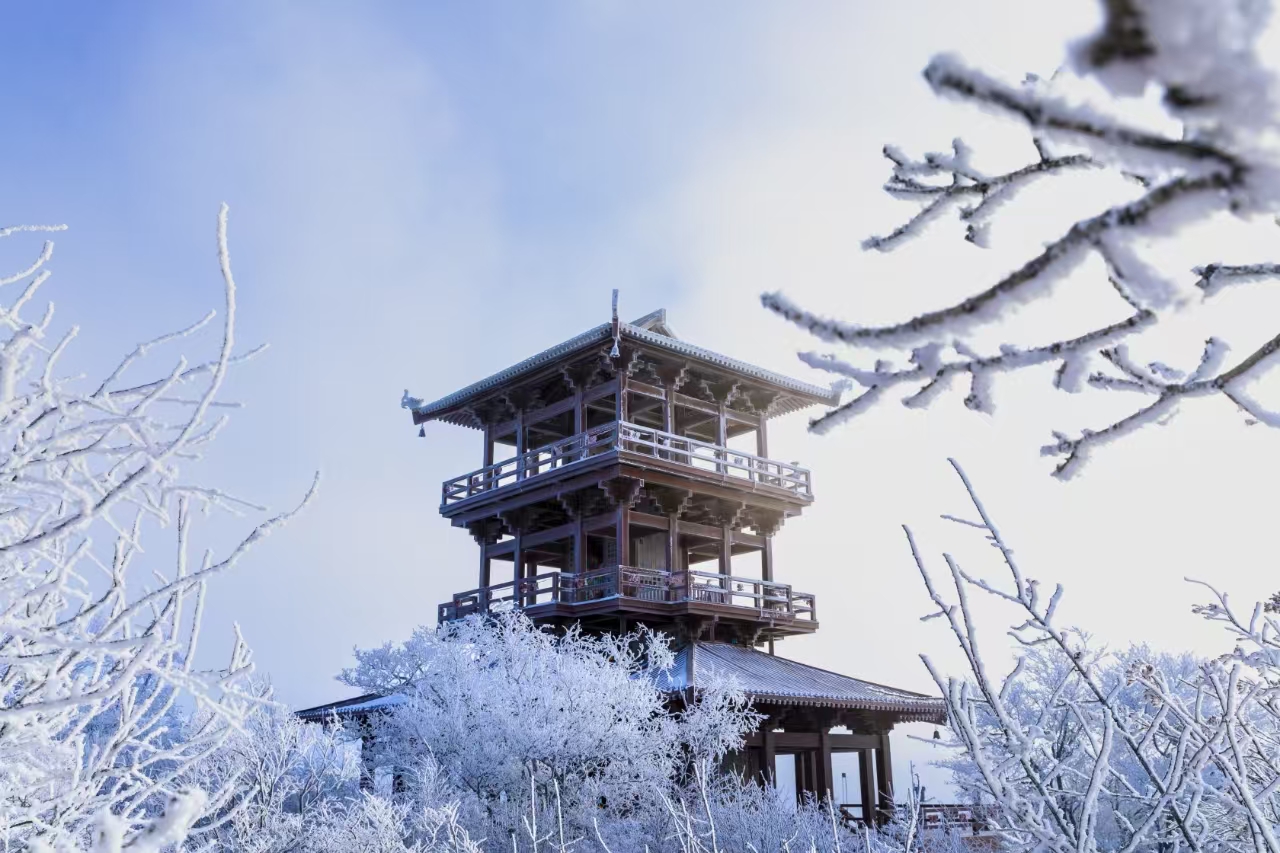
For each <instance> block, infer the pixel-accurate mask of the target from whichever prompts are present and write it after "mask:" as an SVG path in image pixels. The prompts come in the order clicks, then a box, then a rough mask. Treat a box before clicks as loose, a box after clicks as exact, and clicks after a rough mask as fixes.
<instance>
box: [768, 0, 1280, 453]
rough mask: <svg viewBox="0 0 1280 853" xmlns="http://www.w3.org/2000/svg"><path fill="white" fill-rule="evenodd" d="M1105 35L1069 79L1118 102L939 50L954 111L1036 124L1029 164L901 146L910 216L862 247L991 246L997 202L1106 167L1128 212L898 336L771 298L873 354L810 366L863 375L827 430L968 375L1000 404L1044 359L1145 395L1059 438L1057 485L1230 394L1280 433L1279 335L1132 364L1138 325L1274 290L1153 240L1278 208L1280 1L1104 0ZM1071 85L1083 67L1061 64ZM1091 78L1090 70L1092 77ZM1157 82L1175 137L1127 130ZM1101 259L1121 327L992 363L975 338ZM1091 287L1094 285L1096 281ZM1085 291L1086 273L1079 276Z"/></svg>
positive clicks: (1108, 326)
mask: <svg viewBox="0 0 1280 853" xmlns="http://www.w3.org/2000/svg"><path fill="white" fill-rule="evenodd" d="M1104 7H1105V15H1104V23H1103V26H1102V28H1101V30H1100V31H1099V32H1098V33H1096V34H1095V35H1093V36H1092V37H1090V38H1088V39H1085V40H1083V41H1082V42H1080V43H1079V44H1077V45H1075V46H1074V48H1073V50H1072V60H1073V65H1074V68H1073V69H1071V71H1074V73H1075V74H1076V75H1079V77H1089V76H1091V77H1093V78H1095V79H1096V80H1098V81H1100V82H1101V83H1102V84H1103V86H1104V90H1105V91H1107V92H1108V94H1109V95H1110V96H1111V98H1112V100H1111V101H1110V102H1109V103H1104V104H1098V105H1096V106H1086V105H1081V104H1079V103H1076V102H1074V101H1072V100H1069V99H1068V98H1067V97H1066V96H1065V95H1063V94H1062V93H1061V92H1060V91H1059V89H1060V88H1061V86H1060V84H1059V82H1055V81H1046V80H1042V79H1039V78H1034V77H1032V78H1028V80H1027V81H1026V82H1024V83H1023V84H1021V85H1012V84H1008V83H1004V82H1002V81H999V80H996V79H994V78H992V77H990V76H988V75H986V74H984V73H982V72H981V71H979V70H977V69H975V68H972V67H970V66H968V65H966V64H965V63H963V62H962V61H960V60H959V59H957V58H955V57H951V56H941V57H937V58H936V59H934V60H933V62H931V63H930V65H929V67H928V68H927V69H926V70H925V75H924V76H925V79H926V80H927V82H928V83H929V85H930V86H931V87H932V88H933V90H934V92H936V93H937V94H939V95H941V96H944V97H948V98H953V99H958V100H959V101H961V102H964V103H968V104H972V105H975V106H978V107H980V108H983V109H985V110H987V111H989V112H993V113H995V114H996V115H998V116H1002V117H1004V118H1007V119H1009V120H1012V121H1015V122H1018V123H1020V124H1022V125H1023V126H1025V127H1026V129H1027V131H1028V133H1029V135H1030V139H1031V141H1032V142H1033V143H1034V152H1035V157H1034V158H1033V159H1032V160H1031V162H1029V163H1026V164H1023V165H1021V166H1018V167H1016V168H1013V169H1010V170H1008V171H1005V172H1003V173H999V174H988V173H987V172H985V171H982V170H980V169H979V168H977V167H976V166H975V165H974V158H973V152H972V151H971V150H970V149H969V147H968V146H967V145H966V144H965V143H964V142H963V141H961V140H959V139H956V140H955V141H954V142H953V143H952V145H951V149H950V150H949V151H947V152H941V153H930V154H926V155H924V156H923V157H919V158H915V157H911V156H909V155H907V154H906V153H904V152H903V151H901V150H899V149H897V148H895V147H893V146H887V147H886V148H885V149H884V154H885V157H886V158H887V159H888V160H889V162H890V165H891V174H890V177H889V180H888V182H887V183H886V184H885V190H886V191H887V192H888V193H889V194H890V195H892V196H894V197H895V198H900V199H903V200H906V201H908V202H911V203H915V204H917V205H919V210H918V211H917V212H916V213H915V214H914V215H912V216H911V217H909V218H908V220H907V221H906V222H905V223H903V224H902V225H900V226H898V227H897V228H895V229H893V230H892V231H891V232H889V233H888V234H886V235H884V236H880V237H872V238H870V239H868V240H867V241H866V242H865V243H864V247H865V248H867V249H875V250H877V251H891V250H894V249H896V248H898V247H899V246H901V245H903V244H905V243H906V242H907V241H908V240H909V239H910V238H912V237H915V236H917V235H918V234H920V232H921V231H922V230H923V229H925V228H927V227H928V226H930V225H931V224H932V223H934V222H935V221H937V220H939V219H941V218H942V217H943V216H945V215H948V214H955V215H957V216H958V217H959V219H960V220H961V222H962V223H963V224H964V226H965V239H966V240H968V241H969V242H970V243H972V244H974V245H975V246H978V247H987V246H988V245H989V243H990V237H991V230H992V228H993V225H994V224H995V223H996V222H997V221H998V218H999V215H1000V213H1001V211H1002V210H1006V209H1007V207H1008V205H1010V204H1011V203H1013V202H1014V201H1016V199H1017V197H1018V196H1019V194H1020V193H1022V191H1023V190H1024V189H1025V188H1026V187H1028V186H1029V185H1031V184H1032V183H1035V182H1042V181H1057V182H1070V181H1072V180H1073V178H1075V177H1077V176H1078V175H1079V173H1081V172H1084V171H1093V170H1106V171H1109V172H1112V173H1114V174H1116V175H1118V176H1121V177H1123V178H1124V179H1125V180H1127V181H1128V182H1129V183H1130V185H1131V186H1132V187H1133V188H1134V189H1133V190H1132V192H1130V194H1129V197H1127V198H1124V199H1122V200H1121V201H1119V202H1118V203H1112V202H1111V201H1105V202H1100V204H1099V206H1098V207H1097V209H1096V210H1095V212H1094V213H1092V214H1091V215H1089V216H1087V217H1085V218H1082V219H1080V220H1078V221H1075V222H1073V223H1071V224H1070V225H1069V226H1068V227H1066V228H1065V230H1063V231H1062V232H1061V233H1059V234H1058V235H1057V236H1055V237H1054V238H1053V239H1051V240H1049V241H1048V242H1047V244H1045V245H1044V246H1043V247H1042V248H1039V249H1037V250H1035V251H1034V252H1033V253H1032V254H1031V255H1030V256H1029V257H1026V258H1025V259H1024V260H1023V261H1022V262H1021V263H1018V264H1017V265H1016V266H1015V267H1014V268H1013V269H1012V271H1010V272H1009V273H1008V274H1006V275H1004V276H1003V277H1001V278H999V279H998V280H996V281H994V282H992V283H991V284H989V285H987V286H985V287H983V288H980V289H978V290H976V291H974V292H972V293H970V294H969V295H968V296H966V297H965V298H963V299H961V300H959V301H957V302H955V303H954V304H948V305H941V306H938V307H937V308H934V309H931V310H927V311H924V312H922V313H919V314H917V315H916V316H913V317H909V318H908V319H905V320H903V321H901V322H896V323H889V324H886V325H873V326H869V325H858V324H854V323H846V322H840V321H838V320H833V319H827V318H825V317H823V316H821V315H820V314H818V313H816V312H814V311H812V310H811V309H809V308H808V307H805V306H802V305H799V304H797V303H796V302H794V301H793V300H792V299H790V298H788V297H787V296H785V295H784V294H782V293H768V294H765V295H764V297H763V302H764V305H765V306H766V307H767V308H769V309H770V310H772V311H773V312H775V313H777V314H778V315H780V316H782V317H784V318H785V319H787V320H789V321H790V322H792V323H794V324H796V325H798V326H800V327H802V328H804V329H806V330H807V331H809V332H811V333H812V334H814V335H815V336H816V337H818V338H820V339H821V340H823V341H827V342H831V343H838V344H844V345H847V346H848V347H850V348H853V349H855V350H857V351H860V352H867V353H871V354H874V355H869V356H868V357H867V358H866V360H865V361H864V360H862V359H859V358H857V357H856V356H855V357H854V358H852V359H851V358H848V357H842V356H840V355H837V354H835V353H830V352H823V353H819V352H809V353H804V354H802V356H801V357H802V359H803V360H805V361H806V362H807V363H808V364H810V365H812V366H814V367H817V368H820V369H823V370H827V371H830V372H833V373H836V374H839V375H841V376H843V377H847V378H848V379H851V380H853V382H854V383H856V384H857V385H858V386H859V389H860V390H859V392H858V393H857V394H855V396H854V397H853V398H852V399H851V400H849V401H848V402H846V403H844V404H843V405H841V406H839V407H838V408H836V409H834V410H832V411H830V412H828V413H826V414H825V415H823V416H821V417H819V418H817V419H815V420H814V421H813V422H812V424H811V426H812V428H813V429H814V430H815V431H818V432H823V431H826V430H829V429H831V428H832V427H834V426H836V425H838V424H840V423H842V422H845V421H847V420H849V419H850V418H852V417H855V416H857V415H859V414H862V413H863V412H866V411H867V410H869V409H871V408H873V407H874V406H875V405H876V404H878V403H879V402H881V401H882V400H884V399H885V398H886V397H888V396H889V395H891V394H898V395H899V396H900V399H901V401H902V403H903V404H904V405H906V406H908V407H922V406H926V405H929V404H931V403H934V402H935V401H936V400H937V399H938V398H939V396H940V395H941V393H942V392H943V391H945V390H946V389H947V388H949V387H950V386H952V385H953V384H954V383H955V382H957V381H960V382H967V383H968V392H967V394H966V395H965V397H964V403H965V405H966V406H968V407H969V408H971V409H975V410H978V411H984V412H989V411H991V410H992V399H991V386H992V383H993V380H994V379H995V377H996V376H998V375H1000V374H1007V373H1011V372H1014V371H1022V370H1028V369H1032V368H1036V367H1040V366H1048V367H1051V368H1053V370H1052V372H1051V376H1052V379H1051V381H1052V383H1053V385H1054V386H1056V387H1057V388H1060V389H1062V390H1065V391H1069V392H1077V391H1081V390H1083V389H1084V388H1086V387H1088V388H1093V389H1100V390H1123V391H1128V392H1131V393H1134V394H1135V395H1136V397H1135V400H1136V402H1135V403H1134V405H1133V406H1132V408H1131V409H1130V410H1129V412H1128V413H1127V414H1125V415H1123V416H1121V417H1118V418H1117V419H1115V420H1114V421H1112V422H1111V423H1103V424H1099V425H1098V426H1096V427H1090V428H1086V429H1082V430H1080V431H1079V432H1078V433H1076V434H1074V435H1073V434H1067V433H1065V432H1055V433H1054V440H1053V441H1052V442H1051V443H1049V444H1047V445H1046V446H1045V447H1043V448H1042V451H1041V452H1042V453H1043V454H1044V455H1046V456H1051V457H1056V458H1057V459H1058V462H1057V465H1056V468H1055V471H1054V473H1055V475H1057V476H1059V477H1069V476H1071V475H1072V474H1074V473H1076V472H1077V471H1078V470H1079V468H1080V467H1081V465H1083V463H1084V462H1085V461H1086V460H1087V459H1088V457H1089V455H1090V453H1091V452H1092V451H1093V450H1094V449H1095V448H1096V447H1098V446H1099V445H1101V444H1104V443H1107V442H1110V441H1113V440H1115V439H1117V438H1120V437H1122V436H1125V435H1128V434H1130V433H1132V432H1134V431H1135V430H1137V429H1139V428H1141V427H1143V426H1145V425H1148V424H1151V423H1154V422H1157V421H1162V420H1163V419H1165V418H1167V417H1168V416H1169V415H1171V414H1172V413H1173V412H1174V411H1175V410H1176V409H1177V408H1178V407H1179V406H1180V405H1181V404H1182V403H1183V402H1185V401H1188V400H1190V399H1192V398H1198V397H1220V398H1222V399H1225V400H1227V401H1228V402H1230V403H1231V404H1233V405H1234V406H1236V407H1238V408H1239V409H1240V410H1241V411H1242V412H1243V413H1244V414H1245V416H1246V417H1247V418H1248V419H1249V422H1261V423H1264V424H1267V425H1269V426H1272V427H1280V414H1278V413H1277V411H1276V410H1273V409H1271V408H1268V407H1266V406H1264V405H1263V404H1261V403H1259V402H1258V401H1256V400H1255V399H1254V398H1253V397H1252V396H1251V395H1250V393H1249V385H1250V383H1251V382H1253V381H1254V380H1256V379H1257V378H1258V377H1259V376H1260V375H1261V374H1263V373H1264V372H1265V371H1267V370H1269V369H1270V368H1271V367H1272V366H1273V365H1274V363H1275V359H1274V358H1273V357H1274V356H1275V354H1276V352H1277V350H1278V349H1280V334H1277V335H1276V336H1274V337H1271V338H1270V339H1268V340H1266V341H1265V342H1263V343H1261V344H1260V345H1258V346H1252V347H1250V348H1249V349H1247V350H1246V351H1244V352H1243V353H1241V354H1238V355H1234V356H1233V355H1230V354H1229V351H1228V347H1227V343H1226V342H1225V341H1224V340H1221V339H1219V337H1216V336H1214V337H1210V338H1209V340H1207V341H1206V342H1205V344H1204V348H1203V352H1202V354H1201V356H1200V358H1199V360H1198V362H1197V363H1194V364H1187V365H1184V366H1182V367H1170V366H1169V365H1168V364H1167V363H1166V361H1174V359H1166V360H1165V361H1161V360H1153V359H1148V360H1146V363H1139V361H1138V360H1137V359H1136V358H1135V357H1133V356H1132V355H1131V354H1130V347H1131V345H1136V343H1137V342H1138V341H1139V339H1140V338H1141V336H1142V335H1143V333H1145V332H1148V331H1150V330H1151V329H1152V328H1153V327H1154V326H1156V325H1157V324H1158V323H1159V322H1160V321H1161V320H1162V319H1166V318H1169V317H1171V316H1173V315H1175V314H1180V313H1183V312H1189V311H1194V310H1196V309H1197V307H1198V306H1200V305H1202V304H1203V303H1204V301H1205V300H1210V299H1213V298H1215V296H1216V295H1217V294H1219V293H1220V292H1221V291H1223V290H1224V289H1226V288H1228V287H1234V286H1239V285H1244V284H1246V283H1250V282H1256V281H1259V280H1263V279H1273V278H1275V277H1276V275H1277V274H1278V273H1280V265H1278V264H1276V263H1274V262H1269V261H1266V260H1264V259H1259V260H1258V261H1257V262H1253V263H1246V264H1230V263H1225V262H1224V259H1223V258H1219V257H1215V256H1214V253H1215V251H1216V249H1215V246H1214V245H1205V246H1203V252H1204V255H1205V257H1204V258H1203V262H1202V263H1201V265H1199V266H1197V267H1195V268H1194V269H1191V270H1171V269H1162V268H1160V267H1159V265H1158V264H1156V263H1154V262H1153V261H1152V260H1151V259H1150V258H1149V257H1146V256H1144V255H1146V254H1148V253H1147V252H1146V250H1145V249H1144V248H1143V246H1144V242H1145V241H1147V240H1148V239H1149V238H1151V237H1152V236H1156V235H1169V234H1172V233H1175V232H1179V231H1181V230H1183V229H1184V228H1185V227H1186V226H1187V225H1189V224H1194V223H1197V222H1203V221H1206V220H1207V219H1209V218H1210V217H1213V216H1216V215H1218V214H1220V213H1223V212H1227V213H1231V214H1234V215H1236V216H1239V217H1243V218H1253V217H1264V218H1268V219H1269V218H1273V217H1275V216H1276V214H1277V213H1280V141H1278V140H1280V113H1278V112H1277V108H1278V107H1280V85H1278V84H1277V79H1276V74H1275V71H1274V70H1273V69H1272V68H1271V67H1268V66H1267V65H1266V64H1265V63H1264V62H1263V58H1262V57H1261V56H1260V55H1259V54H1258V51H1257V48H1256V41H1257V39H1258V37H1259V35H1260V34H1261V33H1262V32H1263V31H1264V30H1265V28H1266V24H1267V23H1268V22H1269V18H1270V15H1271V7H1270V4H1269V3H1257V2H1250V0H1229V2H1223V3H1201V2H1198V0H1107V2H1106V3H1104ZM1059 77H1060V78H1068V77H1070V74H1069V72H1068V70H1067V69H1063V71H1062V72H1060V75H1059ZM1077 79H1079V78H1077ZM1151 87H1154V88H1155V89H1157V90H1158V91H1159V92H1161V93H1162V94H1163V105H1164V110H1165V112H1166V115H1167V117H1168V118H1170V119H1172V120H1174V121H1175V122H1176V123H1177V125H1178V126H1179V128H1180V131H1179V132H1176V133H1169V132H1167V131H1166V130H1164V129H1161V128H1152V127H1146V126H1144V125H1143V124H1141V123H1139V122H1136V121H1131V120H1129V119H1127V118H1125V115H1126V113H1127V112H1128V113H1131V112H1133V111H1132V110H1131V109H1128V108H1127V106H1126V103H1125V100H1124V99H1125V98H1127V97H1131V96H1137V95H1141V94H1142V93H1143V92H1145V91H1147V90H1148V89H1149V88H1151ZM1090 259H1094V261H1095V262H1096V261H1100V262H1101V263H1100V264H1098V269H1099V270H1100V271H1102V272H1101V275H1100V279H1101V282H1100V284H1101V286H1103V287H1106V288H1110V290H1111V291H1113V292H1114V297H1113V298H1115V299H1116V300H1118V302H1117V310H1119V311H1120V312H1121V314H1120V316H1119V318H1118V319H1114V318H1107V319H1103V320H1099V321H1098V322H1096V324H1095V325H1094V326H1093V327H1092V328H1091V329H1089V330H1087V331H1085V332H1083V333H1080V334H1073V335H1071V336H1069V337H1059V338H1055V339H1051V340H1047V341H1044V342H1041V343H1035V344H1030V345H1027V344H1018V345H1014V344H1009V343H1006V344H1003V345H1001V346H999V347H997V348H996V349H995V350H994V351H991V350H990V349H988V350H987V351H985V352H984V351H983V347H982V346H980V345H979V344H978V343H977V342H975V340H974V339H975V336H976V335H977V334H978V333H979V332H980V331H981V332H989V331H990V330H992V329H996V330H999V329H1002V328H1003V327H1004V324H1006V323H1007V321H1008V320H1009V319H1010V318H1011V316H1012V315H1013V313H1014V312H1015V310H1016V309H1017V308H1018V307H1020V306H1022V305H1025V304H1027V303H1031V302H1045V301H1050V300H1054V299H1055V296H1056V295H1057V294H1058V293H1059V292H1060V291H1061V289H1062V287H1063V285H1062V279H1064V278H1066V277H1067V276H1069V275H1071V274H1072V273H1073V272H1075V271H1077V270H1078V269H1080V268H1081V267H1082V266H1083V265H1084V264H1085V263H1086V262H1087V261H1089V260H1090ZM1086 280H1087V277H1086ZM1072 286H1076V280H1075V279H1073V280H1072Z"/></svg>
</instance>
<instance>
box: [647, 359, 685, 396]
mask: <svg viewBox="0 0 1280 853" xmlns="http://www.w3.org/2000/svg"><path fill="white" fill-rule="evenodd" d="M655 372H656V373H657V375H658V381H660V382H661V383H662V387H663V388H664V389H666V390H667V391H679V390H680V388H681V386H683V385H684V384H685V383H686V382H688V381H689V362H687V361H685V362H680V363H672V362H667V363H664V364H659V365H658V369H657V370H656V371H655Z"/></svg>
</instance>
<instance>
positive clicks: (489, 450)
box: [482, 424, 493, 468]
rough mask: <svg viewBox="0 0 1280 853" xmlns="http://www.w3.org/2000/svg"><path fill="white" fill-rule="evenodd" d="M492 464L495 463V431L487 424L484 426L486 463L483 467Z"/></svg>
mask: <svg viewBox="0 0 1280 853" xmlns="http://www.w3.org/2000/svg"><path fill="white" fill-rule="evenodd" d="M492 464H493V433H492V431H490V429H489V425H488V424H486V425H485V428H484V465H483V466H482V467H484V468H488V467H489V466H490V465H492Z"/></svg>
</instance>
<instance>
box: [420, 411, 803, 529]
mask: <svg viewBox="0 0 1280 853" xmlns="http://www.w3.org/2000/svg"><path fill="white" fill-rule="evenodd" d="M607 457H613V458H620V459H627V458H629V459H632V460H634V461H638V462H642V463H650V464H652V463H655V462H656V463H659V464H661V465H663V466H664V467H670V468H674V469H675V470H677V471H684V472H687V473H689V474H690V475H692V476H698V477H711V478H714V479H717V480H720V481H725V482H730V483H738V484H741V485H743V486H745V487H748V488H753V489H756V488H759V489H761V490H764V491H768V492H774V493H777V494H780V495H783V496H786V497H790V498H792V499H799V500H802V501H805V502H808V501H810V500H812V499H813V486H812V482H811V477H810V473H809V470H808V469H807V468H802V467H800V466H799V465H797V464H795V463H793V462H779V461H777V460H775V459H767V458H765V457H763V456H757V455H755V454H752V453H747V452H744V451H741V450H735V449H733V448H730V447H725V446H722V445H718V444H713V443H710V442H706V441H702V440H699V439H696V438H690V437H688V436H681V435H677V434H675V433H670V432H664V431H662V430H658V429H654V428H652V427H645V426H639V425H637V424H633V423H627V422H613V423H606V424H601V425H600V426H597V427H593V428H592V429H589V430H586V431H584V432H580V433H578V434H577V435H572V436H569V437H568V438H564V439H560V440H558V441H555V442H552V443H550V444H546V445H543V446H541V447H537V448H534V449H532V450H528V451H526V452H524V453H522V454H518V455H516V456H513V457H511V458H509V459H504V460H502V461H501V462H495V463H493V464H492V465H487V466H485V467H483V468H481V469H479V470H477V471H472V472H470V473H467V474H462V475H461V476H458V477H454V478H453V479H450V480H446V481H445V483H444V486H443V488H442V492H441V501H440V505H441V507H442V509H447V508H449V507H451V506H454V505H456V504H460V503H462V502H464V501H469V500H473V499H478V498H479V497H480V496H487V495H491V494H492V493H493V492H495V491H497V490H501V489H504V488H507V487H510V486H515V485H518V484H521V483H524V482H526V481H528V480H531V479H534V478H544V479H548V480H549V479H551V478H552V477H553V476H555V475H556V474H557V473H568V471H567V470H566V469H570V468H580V467H584V466H585V464H587V463H590V462H592V461H596V462H602V461H605V459H606V458H607Z"/></svg>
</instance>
